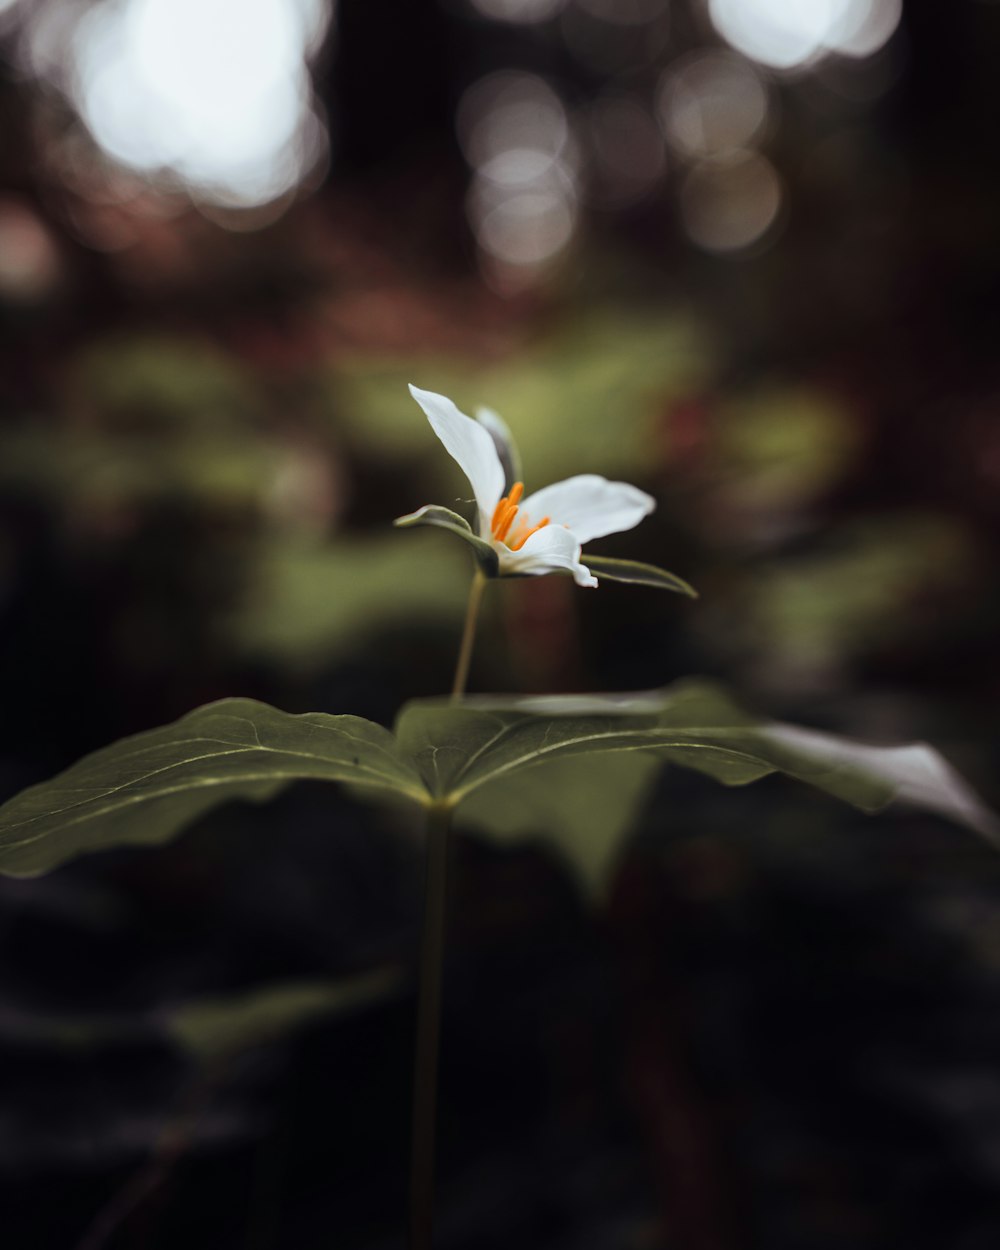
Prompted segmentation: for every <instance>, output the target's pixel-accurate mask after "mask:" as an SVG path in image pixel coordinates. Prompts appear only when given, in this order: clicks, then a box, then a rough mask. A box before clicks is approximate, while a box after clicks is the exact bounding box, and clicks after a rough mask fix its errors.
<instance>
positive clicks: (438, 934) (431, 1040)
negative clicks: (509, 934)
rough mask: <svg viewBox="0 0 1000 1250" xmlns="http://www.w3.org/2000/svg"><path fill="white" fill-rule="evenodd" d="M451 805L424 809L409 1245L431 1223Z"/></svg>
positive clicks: (423, 1247) (426, 1240) (421, 1248)
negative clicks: (423, 887)
mask: <svg viewBox="0 0 1000 1250" xmlns="http://www.w3.org/2000/svg"><path fill="white" fill-rule="evenodd" d="M450 827H451V808H450V807H449V806H447V805H446V804H435V805H434V806H432V807H430V808H428V810H427V849H426V852H425V854H426V857H427V859H426V864H427V868H426V872H427V876H426V894H425V901H424V932H423V940H422V944H421V950H420V988H419V997H418V1000H417V1044H416V1062H415V1065H414V1076H413V1139H412V1141H413V1145H412V1154H411V1156H410V1250H431V1248H432V1245H433V1235H434V1231H433V1224H434V1125H435V1119H436V1113H437V1077H438V1053H439V1036H440V1026H441V979H442V970H443V964H444V931H445V899H446V893H447V877H448V843H449V838H448V833H449V829H450Z"/></svg>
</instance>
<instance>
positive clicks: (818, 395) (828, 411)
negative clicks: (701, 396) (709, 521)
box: [716, 386, 860, 509]
mask: <svg viewBox="0 0 1000 1250" xmlns="http://www.w3.org/2000/svg"><path fill="white" fill-rule="evenodd" d="M716 432H717V448H716V455H717V457H718V465H717V472H718V474H719V476H720V488H721V490H722V492H723V493H724V495H725V496H726V498H727V500H729V501H730V502H731V503H735V504H737V505H738V506H739V507H740V508H750V509H757V508H768V509H771V508H781V509H791V508H796V507H800V506H802V505H803V504H805V503H806V502H808V501H809V500H811V499H814V498H815V497H816V496H817V495H818V494H820V493H821V492H823V491H824V490H826V489H828V487H829V486H830V485H832V484H833V483H835V482H836V481H838V480H839V479H840V477H841V476H842V474H843V473H844V472H845V470H846V469H847V468H848V466H849V465H850V464H851V463H852V461H853V459H854V457H855V455H856V454H857V452H858V449H859V447H860V433H859V428H858V424H857V422H856V420H855V419H854V418H853V416H852V414H851V412H850V411H849V409H847V408H846V407H844V406H843V405H842V404H840V403H839V402H837V401H836V399H835V398H834V397H832V396H831V395H829V394H827V393H825V392H823V391H821V390H818V389H815V388H806V387H781V386H773V387H766V388H762V389H760V390H757V391H754V392H752V393H750V394H746V395H741V396H739V397H738V398H737V399H734V400H732V401H730V402H729V403H727V404H725V405H723V406H722V408H721V409H720V411H719V414H718V419H717V422H716Z"/></svg>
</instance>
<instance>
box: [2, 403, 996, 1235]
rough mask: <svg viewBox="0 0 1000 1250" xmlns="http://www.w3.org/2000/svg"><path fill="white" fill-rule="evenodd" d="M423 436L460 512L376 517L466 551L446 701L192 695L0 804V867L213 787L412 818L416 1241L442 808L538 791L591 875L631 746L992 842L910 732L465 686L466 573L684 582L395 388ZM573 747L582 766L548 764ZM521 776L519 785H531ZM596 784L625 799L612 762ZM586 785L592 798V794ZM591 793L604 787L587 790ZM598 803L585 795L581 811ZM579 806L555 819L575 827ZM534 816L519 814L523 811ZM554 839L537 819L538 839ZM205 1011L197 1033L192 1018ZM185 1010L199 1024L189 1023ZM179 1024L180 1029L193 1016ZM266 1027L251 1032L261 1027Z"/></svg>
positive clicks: (353, 995)
mask: <svg viewBox="0 0 1000 1250" xmlns="http://www.w3.org/2000/svg"><path fill="white" fill-rule="evenodd" d="M410 390H411V392H412V395H413V398H414V399H415V400H416V401H417V403H418V404H419V405H420V407H421V408H422V409H423V411H424V413H425V414H426V416H427V419H428V421H429V422H430V424H431V427H432V429H433V431H434V433H435V434H436V435H437V436H438V438H439V439H440V440H441V442H442V443H443V445H444V447H445V449H446V450H447V451H448V453H449V454H450V455H451V456H452V457H453V459H454V460H455V461H456V462H457V463H458V465H459V466H460V468H461V469H462V471H463V473H464V474H465V476H466V478H467V479H468V481H469V485H470V486H471V488H472V495H473V500H472V502H473V505H474V515H473V517H472V520H471V522H470V521H469V520H467V519H466V518H465V517H463V516H461V515H459V514H458V513H456V512H453V511H451V510H450V509H448V508H445V507H441V506H440V505H436V504H430V505H426V506H424V507H421V508H420V509H419V510H418V511H416V512H413V513H411V514H410V515H408V516H404V517H400V518H399V519H398V520H397V521H396V524H397V525H399V526H403V527H407V526H414V525H433V526H437V527H439V528H443V529H446V530H448V531H450V532H451V533H452V534H454V535H456V536H457V537H458V538H460V539H461V540H462V541H464V542H465V543H467V544H468V545H469V546H470V547H471V549H472V553H473V555H474V557H475V560H474V565H473V577H472V589H471V593H470V598H469V609H468V613H467V617H466V623H465V629H464V632H463V634H462V639H461V643H460V645H459V652H458V662H457V667H456V673H455V679H454V683H453V688H452V693H451V696H450V698H430V699H418V700H414V701H412V702H410V703H408V704H407V705H406V706H404V707H403V708H402V709H401V711H400V713H399V715H398V717H397V718H396V721H395V724H394V725H393V726H392V728H391V729H390V728H386V727H384V726H382V725H377V724H374V723H373V722H371V721H367V720H364V719H362V718H360V717H357V716H347V715H336V714H331V713H327V712H310V713H306V714H304V715H290V714H289V713H287V712H282V711H280V710H278V709H277V708H274V707H271V706H269V705H267V704H264V703H259V702H257V701H255V700H252V699H243V698H230V699H223V700H221V701H219V702H216V703H211V704H208V705H206V706H204V707H201V708H197V709H195V710H194V711H192V712H189V713H188V714H187V715H185V716H183V717H181V719H180V720H178V721H175V722H174V723H172V724H169V725H164V726H161V727H160V728H157V729H150V730H147V731H145V732H143V733H139V734H135V735H133V736H131V737H129V738H125V739H122V740H121V741H119V742H116V743H113V744H112V745H110V746H108V747H104V748H102V749H101V750H99V751H96V752H94V753H93V754H92V755H89V756H86V757H85V758H84V759H82V760H80V761H79V762H78V763H76V764H74V765H72V766H71V767H70V768H68V769H67V770H66V771H65V772H63V773H61V774H59V775H58V776H56V777H54V778H52V780H50V781H47V782H44V783H42V784H41V785H36V786H32V787H30V788H29V789H27V790H24V791H23V792H22V793H20V794H18V795H16V796H15V797H13V798H12V799H10V800H9V801H8V802H7V803H6V804H5V805H4V806H3V807H2V808H0V872H5V873H7V874H9V875H12V876H22V877H28V876H35V875H37V874H40V873H43V872H47V871H48V870H50V869H52V868H54V867H56V866H57V865H59V864H61V863H64V862H66V861H68V860H70V859H73V858H75V857H76V856H79V855H83V854H86V853H88V852H91V851H97V850H101V849H104V848H108V847H112V846H116V845H123V844H142V843H145V844H153V843H158V842H163V841H165V840H166V839H168V838H170V837H173V836H174V835H175V834H177V833H179V832H180V831H181V830H182V829H184V828H185V827H186V826H187V825H189V824H190V823H191V822H192V821H194V820H195V819H196V818H198V817H200V816H202V815H203V814H204V813H206V812H207V811H209V810H211V809H212V808H214V807H216V806H218V805H219V804H221V803H223V802H226V801H229V800H233V799H242V800H250V801H255V802H262V801H266V800H268V799H270V798H273V797H274V796H275V795H276V794H278V793H279V792H280V791H281V790H283V789H284V788H285V787H286V786H288V785H290V784H291V783H293V782H295V781H297V780H302V779H314V780H323V781H330V782H335V783H340V784H345V785H349V786H350V787H351V790H352V793H353V794H354V795H356V796H357V797H358V798H359V800H361V801H379V800H380V799H386V798H395V799H403V800H405V801H407V802H408V803H409V804H410V805H411V806H412V808H413V809H414V810H416V811H420V812H422V813H423V826H422V827H423V831H424V833H423V836H424V839H425V840H424V849H425V863H426V901H425V911H424V935H423V942H422V950H421V954H420V960H419V976H418V1010H417V1024H416V1046H415V1053H416V1067H415V1080H414V1102H413V1148H412V1165H411V1186H410V1211H409V1227H410V1246H411V1250H430V1247H431V1246H432V1217H433V1195H434V1186H433V1165H434V1119H435V1108H436V1102H437V1054H438V1022H439V1016H440V1001H441V990H442V967H443V951H444V931H445V896H446V865H447V848H448V839H449V836H450V831H451V828H452V824H453V821H454V819H455V816H456V814H458V815H459V816H461V815H462V813H463V811H464V812H465V813H467V814H469V815H471V816H472V817H473V818H474V820H475V823H476V824H477V825H478V826H479V827H480V828H483V829H485V830H486V831H487V832H489V831H490V830H491V829H493V830H497V831H499V830H503V831H505V832H509V830H510V827H511V824H512V821H513V822H514V823H516V819H515V818H516V816H517V814H518V813H519V812H521V811H522V810H527V809H530V808H531V799H532V795H533V794H537V793H544V795H545V800H546V801H545V804H544V805H543V806H542V808H541V809H540V813H539V814H538V815H537V816H535V817H534V818H532V817H530V816H529V826H528V827H529V828H534V829H535V830H536V831H537V830H539V829H543V830H544V829H545V828H546V827H548V828H550V830H551V831H552V834H553V840H554V841H556V843H557V845H558V846H559V848H560V850H561V851H562V853H563V854H564V855H565V856H566V857H567V858H568V860H569V861H570V862H571V863H573V864H575V865H576V867H577V868H579V869H580V872H581V875H582V877H583V878H584V880H585V881H586V882H587V883H588V884H589V885H590V886H591V887H592V888H597V889H599V886H600V877H601V875H602V873H603V871H604V869H605V868H606V866H607V864H608V863H609V862H610V860H611V858H612V857H613V854H614V850H615V846H614V842H615V838H616V837H617V836H618V833H619V832H620V831H621V830H622V829H624V828H626V827H627V820H622V821H615V820H612V819H610V818H608V819H607V820H606V821H605V822H604V827H602V829H601V830H599V831H598V837H597V844H598V853H596V854H595V852H594V839H593V838H589V839H588V845H587V848H586V852H584V849H583V847H582V846H581V842H582V839H581V838H580V837H579V832H580V831H579V829H578V828H575V827H574V826H573V823H572V822H570V826H569V828H568V829H567V827H566V822H565V821H562V820H561V816H560V807H561V806H563V807H567V808H568V807H569V800H570V799H571V798H579V794H580V793H581V792H584V793H589V792H586V787H587V786H590V787H592V788H593V787H595V786H597V785H600V784H601V782H602V776H603V774H602V772H601V770H600V768H599V767H597V764H598V760H597V757H598V756H600V755H609V754H610V753H618V754H621V753H626V752H630V753H633V759H635V760H637V761H638V762H640V763H641V762H648V763H655V761H656V760H659V761H660V762H661V763H667V764H672V765H677V766H680V767H683V768H688V769H694V770H696V771H698V772H701V773H703V774H705V775H707V776H709V777H711V778H713V779H714V780H716V781H718V782H721V783H722V784H723V785H726V786H741V785H745V784H747V783H749V782H752V781H756V780H757V779H759V778H761V777H764V776H766V775H768V774H770V773H775V772H781V773H785V774H786V775H788V776H790V777H792V778H795V779H797V780H799V781H803V782H806V783H807V784H809V785H811V786H813V787H814V788H816V789H818V790H821V791H825V792H826V793H827V794H831V795H833V796H835V797H836V798H839V799H842V800H845V801H846V802H849V803H852V804H853V805H854V806H856V807H859V808H861V809H863V810H865V811H876V810H878V809H879V808H881V807H884V806H885V805H886V804H887V803H889V802H891V801H893V800H898V801H901V802H906V803H910V804H911V805H918V806H921V807H923V808H925V809H928V810H930V811H933V812H936V813H938V814H939V815H942V816H945V817H947V818H949V819H951V820H953V821H955V822H957V823H960V824H964V825H966V826H967V827H969V828H972V829H974V830H976V831H977V832H979V833H980V834H982V835H983V836H985V837H986V838H988V839H990V840H991V841H993V842H994V843H1000V828H998V823H997V820H996V818H995V817H994V816H993V815H992V813H991V812H990V811H989V810H988V809H987V808H986V807H985V806H984V805H983V803H982V802H981V801H980V800H979V799H978V798H977V797H976V795H975V794H974V793H973V791H972V790H971V789H970V788H969V787H968V786H967V785H966V783H965V782H964V781H963V780H962V778H961V777H960V776H959V775H958V774H957V773H956V772H955V771H954V770H953V769H952V768H951V767H950V766H949V765H948V764H947V763H946V762H945V761H944V759H943V758H942V757H941V756H940V755H939V754H938V753H937V752H936V751H935V750H933V748H931V747H929V746H926V745H924V744H921V743H914V744H910V745H907V746H899V747H884V746H882V747H875V746H868V745H866V744H863V743H859V742H854V741H851V740H848V739H844V738H839V737H835V736H833V735H830V734H826V733H819V732H817V731H815V730H811V729H802V728H799V727H796V726H791V725H783V724H779V723H777V722H774V721H766V720H761V719H760V718H758V717H753V716H751V715H749V714H747V713H746V712H745V711H743V710H742V709H741V708H740V707H739V705H738V704H737V703H736V702H735V701H734V700H733V699H732V698H731V697H730V696H729V695H728V694H727V693H726V692H725V691H724V690H722V689H721V688H720V687H718V686H717V685H714V684H712V683H708V682H704V681H698V680H687V681H684V682H681V683H678V684H677V685H674V686H671V687H669V688H667V689H663V690H651V691H645V692H641V693H632V694H625V695H594V696H581V695H573V696H559V697H537V696H536V697H532V698H522V699H519V698H498V697H486V696H477V697H473V698H470V697H468V696H467V695H466V694H465V686H466V681H467V677H468V671H469V659H470V656H471V653H472V646H473V640H474V636H475V629H476V621H477V617H478V613H479V607H480V602H481V598H482V594H483V589H484V587H485V585H486V584H487V582H488V581H490V580H491V579H495V578H509V577H527V578H531V577H539V576H545V575H562V576H568V577H571V578H572V579H573V581H574V582H575V583H576V584H577V585H578V586H580V587H584V588H593V587H596V586H598V585H599V584H600V583H601V582H602V581H604V580H611V581H621V582H631V583H634V584H639V585H644V586H652V587H658V588H660V589H666V590H671V591H676V592H679V593H680V594H683V595H688V596H693V595H694V593H695V592H694V591H693V590H692V588H691V587H690V586H689V585H688V584H687V583H686V582H685V581H683V580H682V579H681V578H679V577H677V576H676V575H675V574H673V573H668V572H666V571H665V570H663V569H660V568H657V567H655V566H653V565H649V564H643V563H639V562H637V561H632V560H614V559H610V558H608V557H605V556H599V555H593V554H591V553H590V552H585V551H584V550H583V548H584V546H585V545H586V544H589V543H590V542H592V541H594V540H596V539H599V538H602V537H604V536H605V535H607V534H614V533H620V532H622V531H625V530H630V529H632V528H633V527H634V526H636V525H638V524H639V523H640V522H641V521H642V520H643V518H644V517H646V516H648V515H649V513H650V512H651V511H652V510H653V508H654V506H655V504H654V500H653V499H652V497H651V496H649V495H648V494H646V493H645V492H644V491H642V490H639V489H638V488H637V487H635V486H631V485H628V484H627V483H624V482H612V481H608V480H607V479H605V478H603V477H600V476H597V475H594V474H583V475H581V476H578V477H571V478H567V479H566V480H565V481H563V482H557V483H555V484H553V485H551V486H543V487H542V488H541V489H540V490H537V491H534V492H533V493H530V494H525V493H524V485H523V478H522V473H521V467H520V462H519V459H518V456H517V451H516V448H515V446H514V443H513V440H512V439H511V436H510V432H509V431H508V429H507V427H506V425H505V424H504V423H503V421H502V420H501V418H500V417H499V416H497V414H496V413H494V412H492V411H490V410H488V409H480V410H479V411H478V413H477V415H476V418H475V419H474V418H472V417H468V416H466V415H464V414H463V413H461V412H460V411H459V410H458V409H457V408H456V406H455V405H454V404H453V403H452V402H451V400H449V399H446V398H445V397H444V396H442V395H438V394H435V393H433V392H431V391H425V390H418V389H417V388H416V387H411V388H410ZM576 757H585V758H586V764H587V772H586V775H581V774H576V776H575V779H574V780H572V781H571V780H570V779H569V776H568V774H567V773H566V772H565V771H564V770H565V769H566V768H567V767H572V765H573V764H574V762H575V758H576ZM538 778H542V779H543V780H542V782H541V783H540V784H536V781H537V779H538ZM608 784H609V785H611V786H613V787H615V789H614V794H613V796H612V797H613V799H614V800H615V802H616V803H617V804H618V805H619V806H621V807H622V808H624V807H626V806H627V804H628V803H629V802H630V798H631V794H630V792H627V791H628V787H627V786H626V785H624V784H620V783H619V781H618V779H617V778H616V777H612V778H611V780H610V781H609V782H608ZM593 796H594V798H595V800H596V799H597V798H598V797H599V796H597V794H596V791H594V792H593ZM602 797H604V798H606V797H607V796H602ZM602 810H603V809H602ZM584 818H585V817H584V816H583V815H581V814H580V813H579V809H577V815H576V816H575V817H574V819H575V821H576V822H577V824H579V822H581V821H582V820H583V819H584ZM532 819H533V821H534V823H533V824H531V823H530V822H531V820H532ZM557 835H558V836H557ZM373 975H374V978H375V979H374V981H373V980H372V975H368V976H367V979H366V980H365V983H364V984H363V985H359V986H357V987H355V988H354V989H351V988H350V987H348V989H347V990H346V991H345V990H343V988H340V987H338V988H337V989H336V990H335V991H333V992H331V990H330V989H329V987H327V988H325V989H322V990H320V991H316V990H314V989H309V990H308V991H306V990H303V991H301V992H298V991H297V992H296V993H294V994H292V995H290V996H289V995H287V994H286V995H284V996H281V997H280V998H278V999H275V998H274V997H273V996H272V998H271V999H269V1000H268V1002H269V1004H270V1006H269V1014H268V1019H269V1020H270V1022H271V1023H270V1028H271V1031H273V1030H274V1029H276V1028H277V1027H278V1026H279V1025H280V1026H281V1027H291V1026H292V1025H293V1024H294V1023H295V1022H296V1020H300V1019H304V1018H305V1017H306V1016H307V1015H310V1014H315V1013H316V1011H318V1010H321V1009H324V1007H325V1008H328V1009H331V1010H332V1009H334V1008H335V1007H336V1005H338V1004H340V1005H343V1004H344V1003H345V1002H353V1003H357V1002H359V1001H361V1000H362V999H364V998H365V997H367V996H369V995H370V993H371V988H372V985H373V984H382V983H383V980H384V979H383V980H380V970H377V969H376V970H374V974H373ZM206 1018H208V1019H209V1020H210V1021H211V1022H212V1029H211V1039H213V1040H211V1042H210V1043H209V1042H206V1040H205V1035H204V1021H205V1019H206ZM261 1020H262V1013H261V1011H260V1010H259V1009H254V1010H252V1011H251V1010H249V1009H248V1008H247V1006H246V1004H239V1005H237V1007H235V1008H233V1009H232V1010H228V1009H227V1010H226V1011H222V1009H220V1008H219V1007H218V1006H217V1005H213V1007H212V1010H211V1011H210V1012H209V1013H208V1016H207V1017H206V1013H205V1012H204V1011H202V1012H200V1013H196V1014H195V1015H192V1014H191V1013H190V1012H188V1013H186V1014H184V1013H182V1014H181V1015H178V1016H177V1021H178V1023H177V1028H178V1029H179V1030H180V1031H181V1032H182V1033H183V1034H184V1035H185V1036H188V1037H191V1036H194V1035H195V1033H197V1030H198V1029H201V1032H200V1033H198V1036H199V1037H200V1038H201V1041H200V1042H199V1045H200V1046H201V1049H202V1051H203V1052H204V1051H207V1050H210V1049H211V1048H212V1047H215V1048H216V1049H217V1048H218V1047H219V1045H220V1043H219V1040H218V1039H219V1038H220V1037H221V1038H223V1039H224V1043H225V1045H226V1046H229V1047H232V1046H233V1045H236V1044H238V1043H239V1040H240V1038H241V1037H243V1038H244V1040H245V1041H249V1040H251V1035H252V1036H253V1037H256V1036H258V1035H259V1034H260V1032H261V1030H260V1024H261ZM199 1022H200V1023H199ZM196 1026H197V1027H196ZM264 1032H265V1033H266V1032H267V1030H264Z"/></svg>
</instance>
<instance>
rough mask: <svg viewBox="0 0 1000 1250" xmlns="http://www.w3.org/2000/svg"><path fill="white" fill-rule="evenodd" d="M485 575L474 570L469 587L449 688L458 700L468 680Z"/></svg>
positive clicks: (485, 580) (485, 579)
mask: <svg viewBox="0 0 1000 1250" xmlns="http://www.w3.org/2000/svg"><path fill="white" fill-rule="evenodd" d="M487 580H488V579H487V578H486V576H485V574H484V573H483V572H482V571H481V570H480V569H478V568H477V569H476V571H475V573H474V574H473V577H472V585H471V586H470V587H469V606H468V608H467V609H466V613H465V628H464V629H463V630H462V642H461V645H460V646H459V648H458V663H457V664H456V665H455V680H454V682H453V683H452V687H451V697H452V698H453V699H460V698H461V697H462V695H463V694H464V693H465V683H466V681H467V680H468V678H469V661H470V660H471V659H472V644H473V643H474V642H475V640H476V622H477V621H478V620H479V605H480V604H481V603H482V601H483V591H484V590H485V588H486V582H487Z"/></svg>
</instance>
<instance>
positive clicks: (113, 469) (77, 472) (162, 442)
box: [0, 424, 278, 509]
mask: <svg viewBox="0 0 1000 1250" xmlns="http://www.w3.org/2000/svg"><path fill="white" fill-rule="evenodd" d="M277 463H278V460H277V458H276V447H275V445H274V443H272V442H270V441H268V440H266V439H265V438H263V437H261V436H260V435H256V434H254V433H253V432H251V431H244V432H243V433H242V434H240V435H239V436H237V435H236V434H234V435H233V436H231V437H227V436H225V435H220V434H217V433H203V432H198V431H187V430H184V431H179V432H176V433H153V434H137V433H128V434H108V433H100V432H93V431H88V432H81V431H66V430H60V429H53V428H52V427H49V426H45V425H41V424H39V425H34V426H31V427H28V428H22V429H6V430H0V484H2V485H3V486H4V487H5V488H6V489H7V490H12V489H13V490H22V491H30V492H32V493H33V494H40V495H43V496H49V497H50V498H51V500H52V502H54V503H56V504H58V505H59V506H60V507H63V508H65V507H77V508H80V509H89V508H93V507H99V506H102V505H109V504H110V505H115V504H122V503H126V504H128V503H134V502H136V501H145V500H155V499H163V498H168V499H169V498H184V499H193V500H199V501H205V502H207V503H216V502H237V503H246V504H254V503H259V502H260V501H261V500H262V498H264V497H265V496H266V494H267V492H268V491H269V490H271V489H273V486H274V481H275V470H276V464H277Z"/></svg>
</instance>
